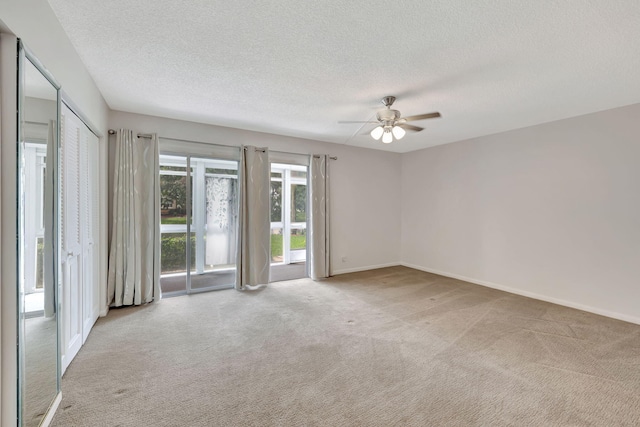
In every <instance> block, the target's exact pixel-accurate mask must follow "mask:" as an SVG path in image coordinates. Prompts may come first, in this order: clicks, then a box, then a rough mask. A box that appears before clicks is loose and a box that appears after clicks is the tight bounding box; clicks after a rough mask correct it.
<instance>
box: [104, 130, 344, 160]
mask: <svg viewBox="0 0 640 427" xmlns="http://www.w3.org/2000/svg"><path fill="white" fill-rule="evenodd" d="M115 134H116V131H115V130H113V129H109V135H115ZM137 136H138V138H151V136H152V135H151V134H150V133H139V134H138V135H137ZM160 138H162V139H171V140H174V141H181V142H189V143H192V144H206V145H217V146H218V147H227V148H238V149H239V148H240V147H238V146H236V145H225V144H216V143H211V142H202V141H190V140H188V139H178V138H169V137H164V136H159V137H158V139H160ZM257 150H258V151H262V152H263V153H264V152H265V151H266V149H264V148H263V149H260V148H257ZM273 151H274V152H276V153H284V154H299V155H301V156H308V154H302V153H290V152H287V151H276V150H273ZM313 157H314V158H316V159H318V158H320V156H319V155H317V154H314V156H313ZM329 158H330V159H331V160H338V157H337V156H329Z"/></svg>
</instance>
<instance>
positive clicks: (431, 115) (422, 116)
mask: <svg viewBox="0 0 640 427" xmlns="http://www.w3.org/2000/svg"><path fill="white" fill-rule="evenodd" d="M437 117H440V113H438V112H435V113H427V114H418V115H417V116H409V117H403V118H404V119H405V120H406V121H408V122H412V121H416V120H425V119H435V118H437Z"/></svg>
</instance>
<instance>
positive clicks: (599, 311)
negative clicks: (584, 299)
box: [400, 262, 640, 325]
mask: <svg viewBox="0 0 640 427" xmlns="http://www.w3.org/2000/svg"><path fill="white" fill-rule="evenodd" d="M400 265H403V266H405V267H409V268H413V269H415V270H420V271H425V272H427V273H433V274H438V275H440V276H445V277H451V278H452V279H458V280H464V281H465V282H469V283H473V284H476V285H480V286H486V287H487V288H493V289H498V290H500V291H505V292H509V293H512V294H516V295H521V296H523V297H528V298H533V299H537V300H540V301H546V302H550V303H553V304H558V305H563V306H565V307H570V308H575V309H578V310H582V311H587V312H589V313H593V314H598V315H600V316H605V317H611V318H612V319H617V320H622V321H625V322H629V323H635V324H637V325H640V317H637V316H629V315H627V314H622V313H616V312H614V311H609V310H603V309H601V308H597V307H591V306H588V305H584V304H579V303H576V302H573V301H567V300H563V299H559V298H554V297H549V296H546V295H541V294H537V293H534V292H529V291H523V290H521V289H517V288H512V287H509V286H504V285H499V284H497V283H492V282H487V281H484V280H478V279H474V278H472V277H466V276H461V275H459V274H455V273H449V272H447V271H440V270H436V269H434V268H428V267H422V266H419V265H414V264H410V263H407V262H401V263H400Z"/></svg>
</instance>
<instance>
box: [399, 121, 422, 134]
mask: <svg viewBox="0 0 640 427" xmlns="http://www.w3.org/2000/svg"><path fill="white" fill-rule="evenodd" d="M396 126H400V127H401V128H402V129H404V130H410V131H413V132H420V131H421V130H423V129H424V128H421V127H419V126H414V125H408V124H406V123H401V124H399V125H396Z"/></svg>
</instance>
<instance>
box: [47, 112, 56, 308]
mask: <svg viewBox="0 0 640 427" xmlns="http://www.w3.org/2000/svg"><path fill="white" fill-rule="evenodd" d="M56 128H57V126H56V121H55V120H50V121H49V129H48V135H47V154H46V157H45V165H46V166H45V177H44V188H43V191H44V209H43V215H44V262H43V270H44V282H43V283H44V315H45V317H51V316H53V315H54V314H55V312H56V308H55V288H56V283H55V281H54V280H53V279H54V276H53V273H54V268H55V260H54V258H53V254H54V246H55V244H56V243H57V239H55V238H54V236H55V234H54V233H55V230H54V229H53V224H54V215H55V214H54V212H55V209H54V199H55V198H54V194H55V191H56V190H55V187H54V184H53V179H54V177H55V174H54V171H55V166H54V165H55V162H54V161H53V160H54V159H55V156H56V153H57V152H58V151H57V146H56V144H55V141H56V133H57V130H56Z"/></svg>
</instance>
